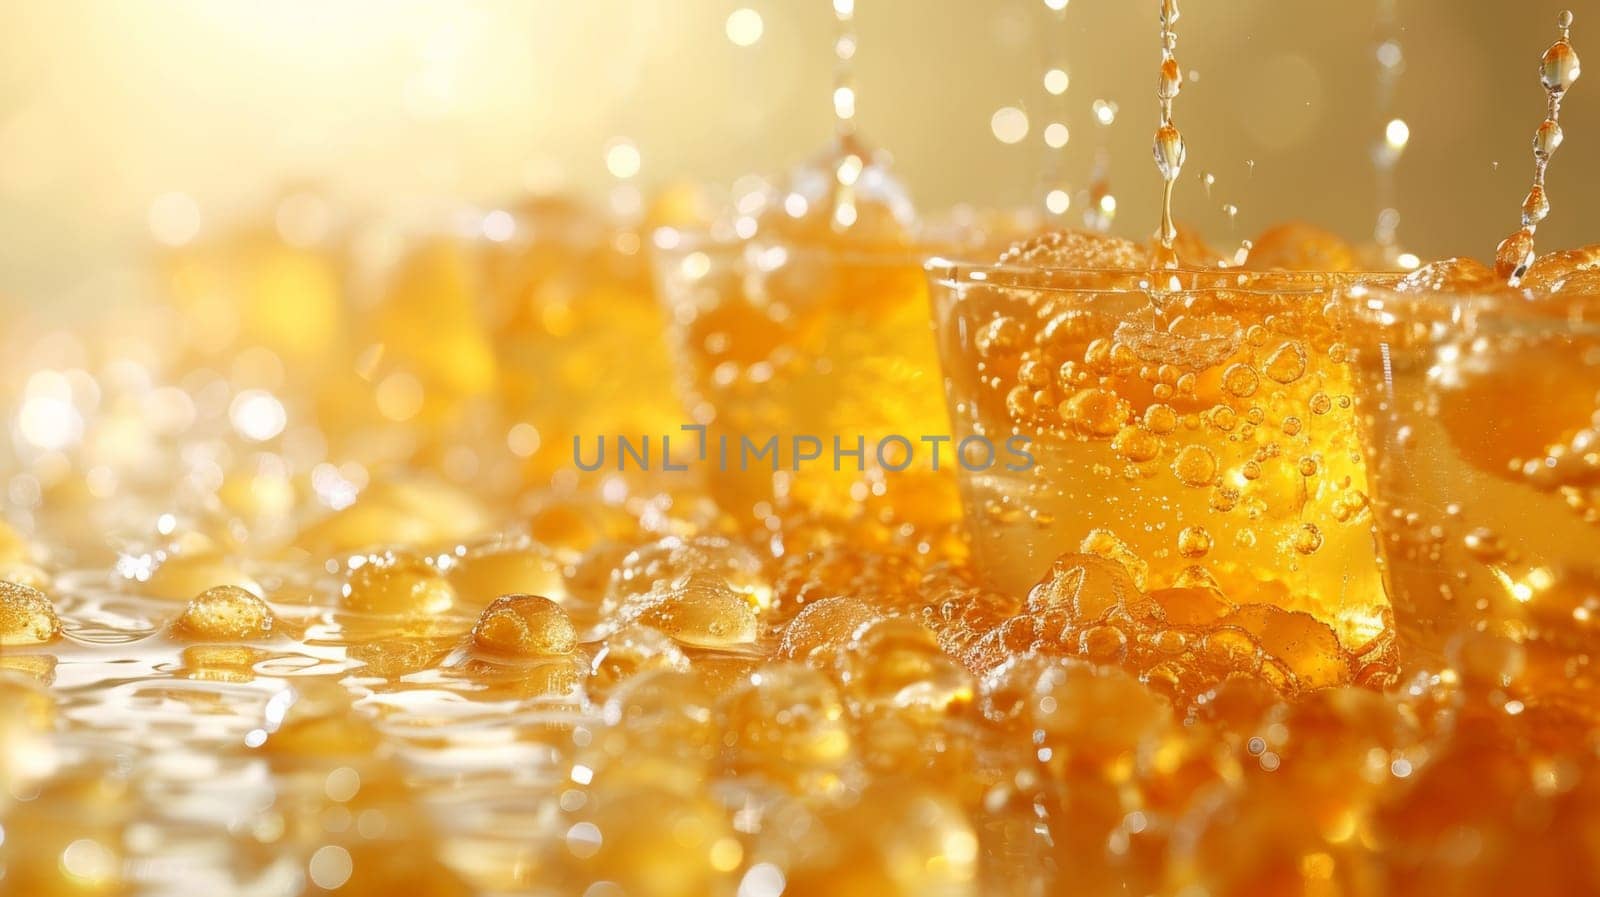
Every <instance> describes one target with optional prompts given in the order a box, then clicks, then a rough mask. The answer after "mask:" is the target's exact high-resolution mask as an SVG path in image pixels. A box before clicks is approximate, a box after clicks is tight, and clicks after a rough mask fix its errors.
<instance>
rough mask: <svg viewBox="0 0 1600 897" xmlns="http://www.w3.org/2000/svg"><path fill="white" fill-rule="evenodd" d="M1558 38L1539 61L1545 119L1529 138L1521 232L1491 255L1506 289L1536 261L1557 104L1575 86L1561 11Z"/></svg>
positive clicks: (1574, 57) (1556, 141) (1568, 17)
mask: <svg viewBox="0 0 1600 897" xmlns="http://www.w3.org/2000/svg"><path fill="white" fill-rule="evenodd" d="M1556 27H1557V28H1559V29H1560V30H1561V36H1560V37H1559V38H1557V39H1556V42H1555V43H1553V44H1551V45H1550V48H1549V49H1548V50H1545V51H1544V56H1543V57H1541V58H1540V61H1539V83H1540V84H1542V85H1544V90H1545V116H1544V121H1543V122H1541V123H1540V124H1539V128H1538V130H1536V131H1534V134H1533V186H1532V187H1531V188H1529V190H1528V195H1527V197H1526V198H1525V199H1523V201H1522V228H1521V229H1520V230H1518V231H1517V232H1516V233H1514V234H1512V235H1511V236H1509V237H1506V238H1505V239H1504V240H1501V241H1500V245H1499V247H1498V248H1497V249H1496V250H1495V254H1494V271H1495V274H1496V275H1497V276H1499V277H1503V278H1505V281H1506V283H1507V284H1509V285H1510V286H1513V287H1514V286H1517V285H1518V284H1519V283H1521V282H1522V276H1523V275H1524V274H1526V273H1527V272H1528V268H1529V267H1530V266H1531V265H1532V264H1533V261H1534V259H1535V258H1537V255H1538V253H1537V250H1536V249H1535V247H1534V233H1535V232H1536V231H1537V230H1538V229H1539V225H1540V224H1541V223H1543V221H1544V219H1545V218H1546V217H1548V216H1549V215H1550V196H1549V194H1548V193H1547V192H1546V191H1545V186H1544V175H1545V169H1546V167H1548V166H1549V164H1550V157H1551V156H1553V155H1555V151H1556V150H1557V149H1558V148H1559V147H1560V146H1561V140H1562V134H1561V124H1560V119H1561V100H1562V97H1564V96H1565V95H1566V92H1567V91H1568V90H1570V89H1571V88H1572V85H1573V84H1574V83H1576V82H1577V80H1578V75H1579V73H1580V71H1581V67H1580V65H1579V63H1578V51H1576V50H1574V49H1573V48H1572V43H1571V37H1572V34H1571V29H1572V11H1571V10H1564V11H1562V13H1561V15H1560V16H1558V17H1557V18H1556Z"/></svg>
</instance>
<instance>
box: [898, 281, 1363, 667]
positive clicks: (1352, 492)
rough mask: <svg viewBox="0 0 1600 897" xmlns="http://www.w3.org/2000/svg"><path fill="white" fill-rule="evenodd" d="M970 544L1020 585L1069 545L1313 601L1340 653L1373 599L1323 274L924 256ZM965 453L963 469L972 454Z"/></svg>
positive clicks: (1151, 583) (1298, 605) (981, 563)
mask: <svg viewBox="0 0 1600 897" xmlns="http://www.w3.org/2000/svg"><path fill="white" fill-rule="evenodd" d="M928 273H929V278H930V282H931V285H932V290H933V297H932V298H933V307H934V316H935V331H936V334H937V340H938V347H939V352H940V356H941V360H942V362H943V366H944V376H945V386H946V392H947V397H948V402H949V407H950V413H951V416H952V418H953V423H954V435H955V437H956V439H957V440H958V441H963V442H964V441H967V440H969V439H979V438H981V439H983V440H984V441H986V442H988V443H991V444H996V445H1004V444H1006V443H1007V442H1008V441H1009V440H1013V439H1020V440H1022V441H1024V442H1025V443H1026V445H1027V452H1028V454H1029V456H1030V463H1028V464H1026V465H1017V464H1005V465H993V466H989V467H987V468H981V469H968V468H966V467H963V469H962V470H961V471H960V476H961V486H962V498H963V502H964V504H965V506H966V514H967V520H968V524H969V529H970V531H971V535H972V540H973V553H974V561H975V563H976V565H977V567H978V569H979V571H980V573H981V574H982V575H983V576H984V577H985V579H986V580H987V581H988V583H989V585H990V586H991V587H994V588H997V589H1001V590H1004V591H1008V592H1011V593H1013V594H1018V593H1024V592H1026V591H1027V590H1028V589H1029V587H1030V585H1032V584H1033V583H1035V582H1036V581H1039V580H1040V579H1041V577H1043V576H1044V575H1045V574H1046V573H1047V571H1049V570H1050V568H1051V565H1052V562H1053V561H1054V560H1055V559H1056V558H1057V557H1058V556H1059V555H1061V554H1063V553H1065V552H1082V553H1089V554H1097V555H1101V556H1104V557H1108V558H1112V559H1114V560H1116V561H1118V562H1119V563H1121V564H1122V565H1123V566H1124V567H1125V568H1126V569H1127V570H1128V571H1129V572H1130V573H1131V574H1132V575H1133V577H1134V579H1135V581H1136V582H1137V584H1138V585H1139V587H1140V588H1141V589H1143V590H1145V591H1147V592H1148V591H1151V590H1154V589H1167V588H1174V587H1177V588H1184V587H1197V588H1209V589H1215V590H1217V591H1219V592H1220V593H1221V594H1222V595H1223V596H1225V598H1226V600H1227V601H1228V602H1230V603H1231V604H1233V605H1245V604H1272V605H1275V606H1277V607H1280V608H1283V609H1287V610H1299V611H1304V612H1306V613H1309V614H1311V615H1312V616H1314V617H1316V618H1317V619H1319V620H1321V621H1322V622H1324V623H1325V624H1327V626H1329V627H1330V628H1332V629H1333V630H1334V632H1335V633H1336V634H1337V635H1338V637H1339V639H1340V642H1341V645H1342V646H1343V647H1344V648H1345V649H1346V650H1349V651H1351V652H1352V653H1354V654H1356V655H1360V654H1361V653H1362V652H1363V651H1366V650H1368V649H1370V648H1371V647H1372V646H1373V645H1374V644H1375V643H1376V641H1377V640H1378V639H1380V638H1381V637H1383V636H1384V634H1385V632H1386V629H1387V626H1386V615H1387V602H1386V600H1385V597H1384V592H1383V586H1382V582H1381V578H1380V574H1379V565H1378V560H1377V557H1376V547H1375V545H1374V541H1373V535H1372V522H1371V517H1370V514H1369V511H1368V507H1367V498H1366V492H1367V473H1366V468H1365V464H1364V462H1363V458H1362V456H1361V453H1360V447H1359V444H1358V440H1357V428H1356V419H1355V411H1354V408H1353V400H1352V384H1351V375H1350V369H1349V365H1348V363H1347V349H1346V346H1345V344H1344V343H1343V342H1342V339H1341V336H1340V333H1339V321H1338V316H1337V315H1336V314H1335V313H1334V308H1333V306H1332V304H1331V300H1332V298H1333V296H1334V294H1335V290H1334V288H1333V283H1334V281H1333V279H1332V278H1331V277H1329V276H1327V275H1319V274H1292V273H1281V274H1280V273H1251V272H1236V271H1227V270H1184V269H1179V270H1163V271H1133V270H1125V271H1112V270H1065V269H1044V268H1030V267H1008V266H1003V265H988V266H966V265H959V264H952V263H947V262H941V261H934V262H932V263H930V264H929V266H928ZM974 467H976V466H974Z"/></svg>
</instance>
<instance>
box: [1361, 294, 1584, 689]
mask: <svg viewBox="0 0 1600 897" xmlns="http://www.w3.org/2000/svg"><path fill="white" fill-rule="evenodd" d="M1345 304H1346V306H1347V307H1348V308H1349V310H1350V311H1351V314H1352V317H1353V318H1354V321H1353V323H1352V326H1351V327H1350V328H1349V330H1350V333H1351V335H1352V348H1353V350H1354V358H1355V365H1354V367H1355V371H1356V373H1357V383H1358V385H1359V387H1360V388H1359V390H1358V391H1357V398H1358V410H1359V413H1360V415H1361V420H1362V424H1363V428H1364V430H1365V437H1366V447H1367V467H1368V470H1369V472H1370V475H1371V477H1372V486H1373V500H1374V510H1375V513H1376V520H1377V525H1378V530H1379V532H1380V534H1381V536H1382V548H1383V556H1384V559H1385V562H1386V567H1387V571H1386V576H1387V580H1388V586H1389V595H1390V598H1391V600H1392V602H1393V606H1394V614H1395V621H1396V629H1397V634H1398V637H1399V640H1400V648H1401V657H1402V660H1403V662H1404V663H1405V664H1406V665H1407V666H1408V667H1410V668H1411V669H1413V670H1429V671H1434V672H1437V671H1440V670H1442V669H1443V668H1444V665H1445V664H1448V663H1451V662H1454V661H1452V660H1451V659H1450V654H1451V652H1452V651H1455V650H1468V651H1470V650H1471V648H1470V645H1466V644H1463V640H1466V639H1469V638H1470V634H1471V633H1489V634H1491V635H1495V636H1500V637H1505V638H1509V639H1511V640H1513V641H1516V642H1521V643H1523V644H1524V645H1525V646H1526V647H1527V649H1528V650H1527V652H1526V658H1527V660H1528V661H1546V662H1548V666H1547V667H1546V668H1545V669H1546V672H1547V673H1548V674H1549V675H1551V676H1554V677H1557V678H1571V677H1592V673H1590V672H1588V670H1587V661H1586V660H1585V658H1586V657H1587V656H1588V655H1589V654H1590V653H1591V652H1592V651H1594V650H1595V649H1597V648H1600V637H1597V636H1600V291H1595V290H1593V289H1586V288H1581V287H1578V286H1577V285H1576V284H1573V285H1571V286H1568V287H1565V288H1561V289H1558V290H1556V291H1555V292H1547V293H1545V294H1542V295H1533V294H1527V293H1522V292H1517V291H1512V290H1509V289H1501V290H1498V291H1497V290H1494V289H1488V290H1477V291H1461V292H1449V291H1444V292H1421V293H1418V292H1402V291H1395V290H1385V289H1376V288H1369V287H1356V288H1354V289H1352V290H1351V291H1350V295H1349V296H1348V297H1347V300H1346V303H1345ZM1453 642H1454V643H1455V644H1454V645H1453V644H1452V643H1453ZM1460 659H1461V658H1460V657H1459V655H1458V656H1457V657H1456V658H1455V660H1456V661H1459V660H1460Z"/></svg>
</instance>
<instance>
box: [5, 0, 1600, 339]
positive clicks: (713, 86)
mask: <svg viewBox="0 0 1600 897" xmlns="http://www.w3.org/2000/svg"><path fill="white" fill-rule="evenodd" d="M1051 2H1052V3H1054V4H1056V5H1060V4H1061V3H1062V0H1051ZM1562 7H1563V4H1561V3H1546V2H1543V0H1534V2H1526V0H1515V2H1513V0H1352V2H1349V3H1313V2H1308V0H1287V2H1286V0H1189V2H1186V3H1185V4H1184V7H1183V16H1182V21H1181V22H1180V24H1179V33H1180V40H1179V44H1178V59H1179V62H1180V63H1181V64H1182V66H1183V68H1184V70H1185V71H1186V72H1187V73H1188V79H1187V83H1186V84H1185V87H1184V91H1183V94H1182V96H1181V97H1179V99H1178V101H1177V107H1176V119H1177V121H1178V123H1179V124H1180V126H1181V127H1182V129H1183V132H1184V134H1185V135H1186V137H1187V139H1188V145H1189V163H1188V165H1187V166H1186V168H1185V170H1184V175H1183V181H1182V183H1181V184H1180V187H1179V190H1178V195H1177V201H1176V203H1177V209H1178V214H1179V218H1180V220H1185V221H1189V222H1192V223H1193V224H1195V225H1197V226H1199V227H1201V228H1202V229H1203V230H1204V231H1205V232H1206V233H1208V234H1209V235H1210V236H1211V237H1212V239H1213V240H1214V241H1215V242H1216V243H1218V244H1219V245H1223V246H1226V245H1228V244H1229V243H1230V242H1234V241H1237V240H1238V239H1240V238H1244V237H1248V236H1251V235H1253V234H1255V233H1256V232H1258V231H1260V230H1261V229H1262V228H1263V227H1265V226H1266V225H1268V224H1270V223H1273V222H1276V221H1279V220H1282V219H1285V218H1303V219H1309V220H1311V221H1314V222H1316V223H1318V224H1321V225H1323V226H1325V227H1328V228H1330V229H1332V230H1335V231H1337V232H1339V233H1340V234H1342V235H1344V236H1346V237H1348V238H1351V239H1353V240H1358V241H1366V240H1369V239H1370V238H1371V235H1372V232H1373V226H1374V222H1375V221H1376V219H1377V214H1378V210H1379V209H1380V208H1381V205H1380V201H1379V195H1380V188H1379V185H1378V179H1377V175H1376V174H1375V168H1374V164H1373V159H1374V152H1375V151H1380V150H1379V148H1380V147H1382V146H1383V144H1384V140H1385V135H1386V134H1387V136H1388V139H1390V140H1391V141H1396V140H1403V141H1404V150H1403V152H1401V153H1400V154H1399V158H1398V160H1397V161H1396V165H1395V169H1394V170H1395V179H1394V180H1395V187H1394V190H1395V192H1394V200H1393V201H1394V207H1395V208H1397V209H1398V210H1399V212H1400V214H1401V218H1400V221H1399V226H1398V235H1399V241H1400V243H1401V245H1402V247H1403V248H1405V249H1407V250H1410V251H1412V252H1415V253H1417V254H1419V255H1420V256H1421V257H1422V258H1423V259H1424V260H1426V259H1427V258H1429V257H1433V256H1439V255H1447V254H1471V255H1476V256H1478V257H1480V258H1485V257H1488V256H1490V255H1491V254H1492V252H1493V249H1494V246H1495V244H1496V243H1497V242H1498V241H1499V240H1500V238H1501V237H1503V236H1504V235H1505V234H1506V233H1508V232H1510V231H1511V230H1512V229H1514V227H1515V225H1516V224H1517V219H1518V206H1519V204H1520V202H1521V198H1522V196H1523V194H1524V193H1525V192H1526V190H1527V187H1528V184H1529V180H1530V176H1531V169H1532V158H1531V152H1530V149H1529V141H1530V138H1531V136H1532V133H1533V129H1534V127H1535V125H1537V123H1538V122H1539V120H1540V119H1541V117H1542V113H1543V105H1544V96H1543V92H1542V90H1541V89H1540V87H1539V83H1538V77H1537V62H1538V58H1539V55H1540V54H1541V52H1542V51H1543V50H1544V48H1545V47H1546V46H1548V45H1549V43H1550V42H1551V41H1552V40H1553V39H1554V38H1555V36H1556V29H1555V25H1554V23H1555V19H1556V16H1557V13H1558V12H1559V11H1560V10H1561V9H1562ZM1157 11H1158V2H1157V0H1070V2H1067V3H1066V4H1065V9H1064V10H1062V11H1061V12H1060V13H1056V12H1053V11H1052V10H1051V9H1049V8H1047V5H1046V3H1045V2H1042V0H990V2H982V3H979V2H970V0H859V2H858V3H857V10H856V23H857V30H858V34H859V51H858V53H857V56H856V60H857V65H858V76H857V77H858V99H857V109H858V113H857V121H858V123H859V127H860V132H861V134H862V135H863V136H864V137H865V138H867V139H868V140H869V141H870V142H872V143H874V144H876V145H877V146H879V147H882V148H884V149H887V150H890V151H891V152H892V153H893V154H894V159H895V165H896V169H897V170H898V172H899V173H900V175H901V177H902V178H903V180H904V181H905V183H906V184H907V186H908V187H909V189H910V191H911V195H912V197H913V199H914V200H915V202H916V203H917V205H918V207H919V208H920V209H922V210H926V211H932V210H938V209H942V208H946V207H948V206H950V205H951V204H954V203H958V202H970V203H975V204H979V205H983V206H1017V205H1023V204H1039V203H1041V202H1042V197H1043V188H1042V187H1041V186H1040V172H1041V169H1042V166H1043V165H1044V163H1045V159H1046V157H1047V154H1049V153H1050V152H1051V150H1050V149H1049V148H1048V147H1047V145H1046V140H1047V136H1049V135H1054V136H1051V137H1050V139H1052V140H1054V141H1055V142H1058V143H1059V142H1060V135H1061V132H1060V130H1059V129H1049V128H1047V125H1049V124H1051V123H1060V124H1063V125H1065V126H1066V128H1067V131H1066V134H1067V140H1066V144H1065V146H1064V147H1062V148H1061V149H1060V150H1059V152H1060V154H1061V155H1060V162H1061V165H1062V166H1063V170H1064V172H1065V175H1066V177H1067V179H1068V181H1069V182H1070V183H1071V184H1073V185H1074V186H1081V185H1082V184H1083V183H1084V182H1085V181H1086V180H1087V178H1088V176H1089V173H1090V171H1091V169H1092V168H1093V167H1094V164H1095V160H1096V157H1097V153H1099V154H1101V155H1103V157H1104V158H1105V159H1107V160H1109V172H1108V173H1109V178H1110V183H1111V187H1112V189H1113V191H1114V193H1115V194H1116V197H1117V199H1118V201H1119V205H1120V211H1119V214H1118V216H1117V219H1116V222H1115V226H1114V230H1116V231H1119V232H1122V233H1126V234H1129V235H1136V236H1141V237H1142V236H1145V235H1148V234H1149V233H1150V232H1151V231H1152V230H1153V229H1154V227H1155V224H1156V217H1157V216H1156V212H1157V209H1156V200H1157V195H1158V186H1159V185H1158V181H1157V176H1156V173H1155V170H1154V166H1153V164H1152V163H1151V160H1150V152H1149V141H1150V134H1151V132H1152V129H1153V126H1154V123H1155V118H1156V109H1155V97H1154V82H1155V71H1156V64H1157V61H1158V47H1157V34H1156V33H1157ZM1575 12H1576V13H1577V21H1576V24H1575V27H1574V29H1573V40H1574V43H1575V45H1576V47H1577V48H1578V51H1579V53H1580V54H1582V53H1584V52H1587V48H1588V47H1589V45H1590V42H1589V40H1588V34H1589V33H1590V28H1593V29H1595V31H1594V33H1595V34H1596V35H1597V37H1596V40H1595V43H1594V46H1596V47H1600V15H1593V16H1591V15H1589V14H1591V13H1597V12H1600V10H1597V9H1594V8H1592V7H1591V8H1588V9H1586V8H1583V7H1582V6H1579V7H1578V8H1576V10H1575ZM1386 19H1388V20H1390V24H1387V25H1386V24H1384V23H1385V20H1386ZM833 28H834V23H833V19H832V14H831V10H830V8H829V4H828V2H827V0H805V2H800V0H726V2H724V0H632V2H624V0H586V2H582V3H572V2H562V0H501V2H488V0H479V2H462V0H453V2H442V0H441V2H398V0H276V2H272V3H263V2H253V0H163V2H155V0H147V2H105V0H53V2H50V3H7V4H3V5H0V308H3V309H11V308H19V307H21V306H23V305H28V306H31V307H33V308H36V309H37V308H40V307H50V308H57V309H60V310H63V311H65V312H68V313H82V311H83V310H84V309H92V308H95V307H99V306H100V305H101V304H103V303H108V302H114V301H117V297H118V295H119V290H120V286H119V285H122V284H125V283H127V282H129V275H130V272H132V271H135V270H137V267H138V266H139V265H140V264H141V261H142V260H144V259H146V258H147V257H148V254H149V252H150V250H151V249H152V248H153V247H155V246H157V245H159V244H160V243H166V244H169V245H181V244H183V243H185V242H187V241H189V240H193V239H196V238H197V237H198V236H199V235H202V234H204V233H206V232H207V231H209V230H211V229H215V228H219V227H225V226H226V225H227V224H228V222H230V221H232V220H237V219H238V218H239V217H240V216H245V215H250V214H259V213H260V212H261V210H262V209H264V208H268V207H269V206H268V203H270V202H271V200H272V198H273V197H274V196H277V195H280V194H281V193H282V191H283V190H284V188H285V187H286V186H288V185H303V184H308V183H309V184H315V185H317V186H318V187H320V188H321V189H322V190H323V191H325V192H326V194H327V195H329V196H330V197H331V198H332V199H333V200H335V202H336V205H337V206H338V207H341V208H347V209H351V210H353V211H354V213H355V214H356V215H357V216H358V217H364V216H390V215H402V216H418V217H426V216H429V215H434V214H442V213H443V212H444V211H445V210H448V209H449V208H451V207H452V206H453V205H455V204H459V203H465V202H472V203H478V204H483V205H489V206H493V205H494V204H496V203H509V202H512V201H514V200H516V199H517V198H518V197H520V196H522V195H524V194H526V193H528V192H530V191H537V192H548V191H569V192H572V193H574V194H577V195H581V196H586V197H591V198H593V199H594V200H595V201H596V202H605V201H607V198H608V197H610V196H612V195H613V193H614V191H615V188H616V187H617V186H618V185H619V184H621V185H622V186H623V187H624V188H625V190H624V195H631V193H630V190H629V189H628V188H633V189H637V191H638V195H642V196H643V197H645V198H646V200H648V198H649V197H650V196H651V195H652V193H653V191H656V190H658V189H659V188H661V187H664V186H666V185H669V184H672V183H676V182H681V181H685V180H689V181H699V182H707V183H712V184H719V185H727V184H728V183H730V182H731V181H732V180H733V179H734V178H736V177H738V176H739V175H741V174H747V173H751V172H762V173H772V172H777V171H780V170H782V169H784V168H786V167H788V166H791V165H794V164H796V163H797V162H799V161H801V160H804V159H805V158H807V157H809V156H812V155H814V154H815V153H816V152H817V151H818V150H819V149H820V148H821V147H822V146H823V145H824V143H825V142H826V141H827V140H828V138H829V134H830V127H831V113H832V108H831V104H830V100H829V97H830V93H831V91H832V86H833V85H832V69H833V56H832V42H833ZM1385 44H1388V46H1387V47H1385ZM1380 48H1383V49H1380ZM1380 58H1381V59H1382V60H1383V62H1380ZM1385 62H1386V63H1387V65H1385V64H1384V63H1385ZM1052 65H1059V66H1060V67H1061V68H1063V69H1065V70H1066V71H1067V72H1068V73H1069V75H1070V81H1069V84H1068V86H1067V89H1066V91H1065V92H1064V93H1062V94H1060V95H1052V94H1051V93H1049V92H1048V91H1047V90H1046V89H1045V87H1044V84H1043V74H1044V72H1045V70H1046V69H1047V68H1049V67H1051V66H1052ZM1385 72H1387V73H1388V75H1387V77H1388V78H1389V79H1390V80H1389V81H1388V82H1385V80H1384V79H1385V77H1386V76H1385V74H1384V73H1385ZM1385 83H1389V84H1390V86H1391V87H1392V96H1391V97H1390V98H1388V99H1384V98H1383V97H1384V90H1385V88H1384V84H1385ZM1056 86H1058V87H1059V82H1058V83H1057V85H1056ZM1393 119H1400V120H1402V121H1403V122H1404V123H1405V125H1404V127H1403V128H1399V129H1397V128H1395V127H1394V126H1391V125H1389V122H1390V121H1391V120H1393ZM1102 122H1106V123H1102ZM1562 122H1563V124H1564V125H1565V131H1566V136H1567V139H1566V145H1565V146H1564V147H1563V149H1562V151H1561V153H1559V154H1558V156H1557V158H1556V159H1555V160H1554V162H1553V163H1552V165H1551V170H1550V175H1549V181H1548V183H1549V188H1550V193H1551V197H1552V202H1553V206H1554V210H1553V212H1552V214H1551V217H1550V219H1549V221H1548V222H1547V223H1546V225H1545V226H1544V227H1542V228H1541V230H1540V246H1541V247H1542V248H1551V247H1555V246H1560V245H1568V244H1572V243H1577V242H1581V241H1585V240H1592V239H1594V238H1595V235H1594V234H1593V233H1592V232H1591V231H1590V230H1588V229H1587V228H1586V218H1587V217H1588V208H1589V207H1591V206H1593V205H1594V204H1595V202H1596V201H1597V200H1600V180H1597V179H1595V178H1593V177H1591V176H1590V173H1589V172H1588V171H1586V170H1585V166H1584V163H1585V162H1586V161H1587V160H1588V159H1590V158H1592V157H1593V156H1594V153H1595V151H1596V149H1597V148H1600V84H1588V83H1586V82H1581V81H1580V82H1579V84H1578V85H1577V87H1575V88H1574V90H1573V91H1572V94H1571V95H1570V96H1569V97H1568V100H1567V102H1566V105H1565V108H1564V110H1563V118H1562ZM1396 145H1397V146H1398V143H1397V144H1396ZM619 147H620V148H621V149H620V150H619ZM635 151H636V152H635ZM1207 175H1209V176H1210V177H1209V178H1207ZM1208 180H1209V181H1210V182H1211V183H1210V184H1209V187H1208V184H1207V181H1208ZM1229 207H1233V208H1235V209H1236V210H1237V211H1236V212H1235V213H1233V214H1230V213H1229V211H1228V209H1229ZM1069 218H1070V220H1072V221H1074V222H1076V221H1079V220H1081V219H1080V216H1079V209H1077V208H1074V209H1072V210H1071V211H1070V212H1069Z"/></svg>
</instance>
